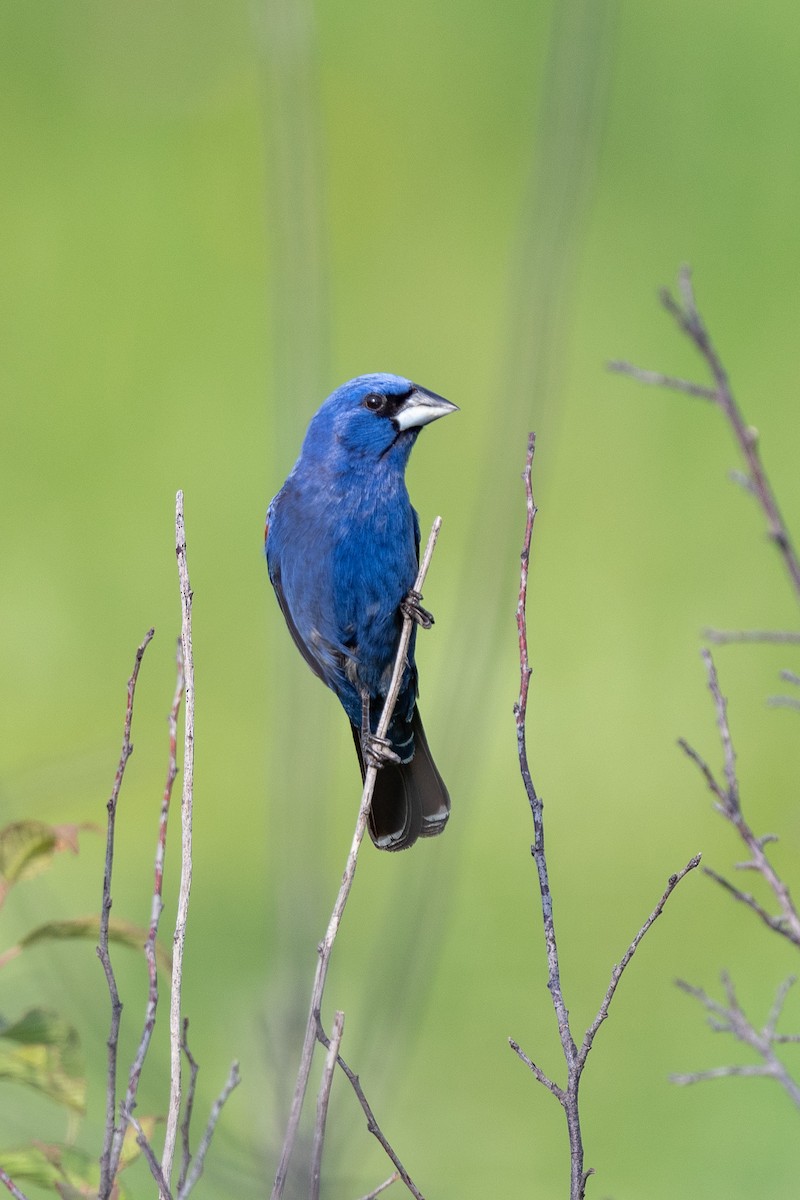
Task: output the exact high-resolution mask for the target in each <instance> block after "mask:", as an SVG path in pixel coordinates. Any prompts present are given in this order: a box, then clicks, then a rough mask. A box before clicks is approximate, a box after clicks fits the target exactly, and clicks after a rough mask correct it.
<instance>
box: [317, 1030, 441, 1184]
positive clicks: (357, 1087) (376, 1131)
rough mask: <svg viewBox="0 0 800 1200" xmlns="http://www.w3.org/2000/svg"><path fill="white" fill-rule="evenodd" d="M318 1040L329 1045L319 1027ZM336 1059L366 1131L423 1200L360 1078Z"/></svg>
mask: <svg viewBox="0 0 800 1200" xmlns="http://www.w3.org/2000/svg"><path fill="white" fill-rule="evenodd" d="M319 1040H320V1042H321V1043H322V1045H323V1046H326V1047H328V1046H329V1045H330V1041H329V1039H328V1037H327V1035H326V1034H325V1032H324V1030H323V1029H322V1028H321V1027H320V1029H319ZM336 1061H337V1063H338V1064H339V1067H340V1068H341V1070H342V1071H344V1073H345V1075H346V1076H347V1078H348V1080H349V1081H350V1086H351V1087H352V1089H353V1091H354V1092H355V1094H356V1097H357V1099H358V1102H359V1104H360V1105H361V1108H362V1110H363V1112H364V1116H365V1117H366V1118H367V1130H368V1132H369V1133H371V1134H372V1135H373V1137H375V1138H377V1140H378V1141H379V1142H380V1144H381V1146H382V1147H383V1149H384V1151H385V1153H386V1156H387V1158H389V1159H390V1160H391V1162H392V1163H393V1164H394V1166H395V1167H396V1169H397V1176H398V1178H399V1179H401V1180H402V1181H403V1183H404V1184H405V1186H406V1188H407V1189H408V1191H409V1192H411V1195H412V1196H413V1197H414V1200H425V1198H424V1196H423V1195H422V1192H421V1191H420V1190H419V1188H418V1187H417V1185H416V1184H415V1183H414V1181H413V1179H412V1178H411V1176H410V1175H409V1173H408V1171H407V1170H406V1169H405V1167H404V1166H403V1164H402V1162H401V1161H400V1159H399V1158H398V1156H397V1152H396V1151H395V1149H394V1147H393V1146H392V1145H391V1144H390V1142H389V1141H388V1140H387V1138H386V1135H385V1134H384V1132H383V1130H382V1129H381V1127H380V1125H379V1124H378V1122H377V1121H376V1119H375V1113H374V1112H373V1111H372V1107H371V1105H370V1103H369V1101H368V1100H367V1097H366V1095H365V1094H364V1089H363V1087H362V1086H361V1080H360V1079H359V1077H358V1075H356V1073H355V1071H353V1070H351V1068H350V1067H349V1066H348V1065H347V1063H346V1062H345V1060H344V1059H343V1058H342V1056H341V1054H339V1055H337V1057H336Z"/></svg>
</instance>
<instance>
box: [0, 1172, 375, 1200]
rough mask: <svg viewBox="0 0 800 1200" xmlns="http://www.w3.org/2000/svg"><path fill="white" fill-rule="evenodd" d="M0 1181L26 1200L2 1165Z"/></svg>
mask: <svg viewBox="0 0 800 1200" xmlns="http://www.w3.org/2000/svg"><path fill="white" fill-rule="evenodd" d="M0 1183H2V1184H3V1186H4V1187H6V1188H7V1189H8V1190H9V1192H11V1195H12V1196H13V1197H14V1200H28V1198H27V1196H26V1195H25V1193H24V1192H21V1191H20V1189H19V1188H18V1187H17V1185H16V1184H15V1183H14V1180H13V1179H12V1178H11V1176H10V1175H7V1174H6V1172H5V1171H4V1170H3V1168H2V1167H0ZM373 1195H377V1193H373Z"/></svg>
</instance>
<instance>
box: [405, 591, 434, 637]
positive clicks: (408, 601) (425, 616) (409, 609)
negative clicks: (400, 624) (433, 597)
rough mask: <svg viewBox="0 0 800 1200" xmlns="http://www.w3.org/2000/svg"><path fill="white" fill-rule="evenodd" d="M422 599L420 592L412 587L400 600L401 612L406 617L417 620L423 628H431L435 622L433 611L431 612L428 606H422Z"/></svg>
mask: <svg viewBox="0 0 800 1200" xmlns="http://www.w3.org/2000/svg"><path fill="white" fill-rule="evenodd" d="M421 599H422V596H421V595H420V593H419V592H417V591H415V590H414V588H412V589H411V591H410V592H408V594H407V595H405V596H404V597H403V599H402V600H401V601H400V612H401V613H402V614H403V616H404V617H409V618H410V620H412V621H416V623H417V625H421V626H422V628H423V629H430V627H431V625H432V624H433V613H429V612H428V610H427V608H423V607H422V605H421V604H420V600H421Z"/></svg>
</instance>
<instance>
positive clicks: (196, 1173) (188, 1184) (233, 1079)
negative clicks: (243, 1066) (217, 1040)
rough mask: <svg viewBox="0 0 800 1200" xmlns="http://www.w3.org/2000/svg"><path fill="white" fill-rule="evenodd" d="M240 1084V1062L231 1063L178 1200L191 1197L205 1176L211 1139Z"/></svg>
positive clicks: (179, 1192)
mask: <svg viewBox="0 0 800 1200" xmlns="http://www.w3.org/2000/svg"><path fill="white" fill-rule="evenodd" d="M240 1083H241V1075H240V1074H239V1064H238V1062H233V1063H231V1069H230V1072H229V1074H228V1078H227V1079H226V1080H225V1083H224V1084H223V1087H222V1091H221V1092H220V1094H219V1095H218V1096H217V1098H216V1100H215V1101H214V1103H213V1104H212V1106H211V1114H210V1116H209V1118H208V1123H207V1124H206V1127H205V1130H204V1131H203V1136H202V1137H201V1139H200V1145H199V1146H198V1147H197V1153H196V1154H195V1156H194V1160H193V1162H192V1165H191V1168H190V1170H189V1173H188V1174H187V1176H186V1180H185V1182H184V1184H183V1186H182V1187H181V1188H180V1189H179V1191H178V1195H177V1200H186V1197H187V1196H188V1195H189V1193H190V1192H191V1190H192V1188H193V1187H194V1185H195V1184H196V1183H197V1181H198V1179H199V1178H200V1176H201V1175H202V1174H203V1167H204V1166H205V1161H206V1154H207V1153H208V1148H209V1146H210V1145H211V1139H212V1138H213V1136H214V1130H215V1129H216V1128H217V1122H218V1121H219V1118H220V1115H221V1113H222V1110H223V1108H224V1107H225V1105H226V1104H227V1102H228V1097H229V1096H230V1094H231V1092H232V1091H233V1090H234V1088H237V1087H238V1086H239V1084H240Z"/></svg>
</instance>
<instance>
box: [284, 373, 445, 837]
mask: <svg viewBox="0 0 800 1200" xmlns="http://www.w3.org/2000/svg"><path fill="white" fill-rule="evenodd" d="M454 409H455V405H452V404H450V403H449V402H448V401H446V400H443V399H442V397H440V396H436V395H435V394H434V393H432V392H427V391H426V390H425V389H423V388H419V387H417V386H416V385H415V384H413V383H412V382H411V381H410V380H408V379H404V378H402V377H400V376H397V375H385V374H376V375H361V376H359V377H358V378H357V379H353V380H350V382H349V383H346V384H344V385H343V386H342V387H340V388H339V389H338V390H337V391H335V392H334V393H333V394H332V395H331V396H329V398H328V399H327V400H326V401H325V403H324V404H323V405H322V407H321V408H320V409H319V410H318V411H317V413H316V414H315V415H314V417H313V418H312V420H311V423H310V425H309V427H308V432H307V433H306V437H305V440H304V442H303V447H302V450H301V452H300V457H299V458H298V460H297V462H296V463H295V466H294V468H293V469H292V472H291V474H290V475H289V477H288V479H287V480H286V483H285V484H284V486H283V487H282V488H281V490H280V492H278V494H277V496H275V498H274V499H273V501H272V503H271V504H270V506H269V511H268V513H267V534H266V553H267V564H268V567H269V574H270V579H271V581H272V584H273V586H274V588H275V592H276V594H277V597H278V600H279V603H280V606H281V609H282V611H283V615H284V617H285V618H286V622H287V624H288V626H289V629H290V631H291V633H292V637H293V638H294V640H295V642H296V643H297V646H298V648H299V649H300V651H301V653H302V654H303V657H304V658H305V659H306V661H307V663H308V664H309V666H310V667H311V668H312V670H313V671H315V673H316V674H317V675H319V676H320V678H321V679H322V680H323V681H324V682H325V683H326V684H327V685H328V687H330V688H331V689H332V690H333V691H334V692H335V693H336V695H337V696H338V697H339V699H340V701H341V702H342V705H343V707H344V709H345V711H346V713H347V715H348V717H349V718H350V722H351V724H352V725H353V727H354V729H355V730H357V731H358V730H361V728H362V722H363V717H364V709H365V704H367V705H368V709H369V724H370V729H371V731H372V733H374V732H375V730H376V729H377V725H378V721H379V719H380V714H381V709H382V705H383V700H384V697H385V695H386V692H387V690H388V687H389V681H390V678H391V672H392V667H393V663H394V658H395V654H396V651H397V645H398V640H399V637H400V629H401V626H402V613H401V609H400V605H401V603H402V601H403V600H404V598H405V597H406V595H407V594H408V592H409V591H410V589H411V588H412V587H413V584H414V580H415V578H416V574H417V564H418V554H419V523H418V520H417V514H416V512H415V511H414V509H413V508H412V506H411V502H410V500H409V496H408V492H407V490H406V484H405V468H406V464H407V462H408V457H409V454H410V453H411V450H412V448H413V445H414V442H415V441H416V439H417V436H418V434H419V431H420V429H421V428H422V426H423V425H424V424H428V423H429V422H430V421H432V420H435V419H437V418H438V417H440V416H444V415H445V414H446V413H448V412H452V411H454ZM414 632H415V631H414ZM416 700H417V671H416V667H415V665H414V640H413V632H412V642H411V647H410V650H409V655H408V667H407V669H406V672H405V676H404V679H403V684H402V688H401V691H400V696H399V699H398V703H397V707H396V709H395V715H394V717H393V720H392V724H391V726H390V729H389V742H390V745H391V748H392V750H393V751H394V752H395V753H396V754H397V755H398V757H399V759H400V760H401V762H402V763H404V764H409V770H408V772H407V774H406V776H402V772H403V770H404V768H389V767H384V768H382V770H381V771H380V772H379V776H378V780H379V787H377V788H376V799H375V801H374V802H373V812H374V814H376V817H375V820H380V816H381V814H380V807H381V803H382V801H381V797H380V794H379V793H380V792H381V791H384V792H387V798H386V804H387V805H388V806H389V807H392V806H394V807H396V808H399V809H400V810H402V809H403V802H402V796H401V793H402V792H403V789H405V791H408V788H409V787H410V786H411V785H413V787H412V792H413V791H414V789H415V788H416V790H419V787H423V790H427V791H428V792H433V791H435V790H436V786H435V785H436V781H438V785H440V787H441V793H442V795H441V796H439V797H438V798H437V797H436V796H433V795H431V796H429V797H428V800H427V802H428V807H429V808H430V810H431V812H430V820H429V825H430V828H428V829H426V828H425V827H424V814H422V815H421V816H420V818H419V820H418V819H417V815H416V814H414V813H411V814H410V819H411V828H410V829H409V828H405V827H404V828H403V829H401V830H400V831H399V832H398V833H397V835H396V837H394V839H393V835H392V830H389V831H388V833H387V834H386V837H385V839H384V841H385V848H388V849H395V848H401V846H402V845H410V844H411V842H412V841H413V840H415V838H416V836H418V834H419V833H420V832H422V833H425V832H439V831H440V829H441V828H443V826H444V822H445V821H446V819H447V812H448V811H449V798H448V797H447V792H446V789H445V788H444V785H443V784H442V783H441V778H440V777H439V775H438V772H437V771H436V768H435V766H434V765H433V760H432V759H431V758H430V752H429V751H428V749H427V743H426V742H425V738H424V733H423V732H422V726H421V723H420V722H419V717H418V714H417V713H416ZM420 743H422V744H423V747H424V749H423V750H422V751H420ZM356 745H357V748H359V749H360V742H359V740H358V739H357V740H356ZM418 752H419V753H418ZM415 756H417V762H416V767H415V768H413V769H411V766H410V764H412V763H413V762H414V760H415ZM359 758H360V760H361V763H362V769H363V761H364V754H363V753H360V754H359ZM423 759H424V760H425V761H423ZM426 763H429V767H430V770H429V772H428V777H427V778H426V779H423V778H422V772H423V770H424V769H425V768H426ZM392 770H394V772H395V774H396V775H398V774H399V775H401V777H400V778H398V779H394V780H393V777H392ZM416 777H419V778H416ZM401 785H402V786H401ZM393 786H394V787H395V790H396V791H397V796H396V797H395V798H394V800H393V799H392V797H391V796H388V789H391V788H392V787H393ZM417 799H418V798H417V797H416V796H415V795H412V796H411V797H410V799H409V803H410V804H411V805H412V807H413V806H414V804H415V803H416V802H417ZM424 799H425V797H422V798H421V799H420V803H422V802H423V800H424ZM423 807H424V804H423ZM437 814H438V815H437ZM401 818H402V819H403V820H404V821H405V823H406V825H407V824H408V819H409V814H408V813H405V814H403V812H402V811H401V812H400V815H399V817H398V818H397V820H400V819H401ZM375 820H373V828H372V832H373V838H374V840H376V843H377V844H379V845H381V844H383V843H382V841H381V837H380V835H379V836H377V837H376V832H375ZM393 823H395V821H394V818H391V819H388V824H389V825H391V824H393ZM434 826H437V827H434ZM395 843H397V844H395Z"/></svg>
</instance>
